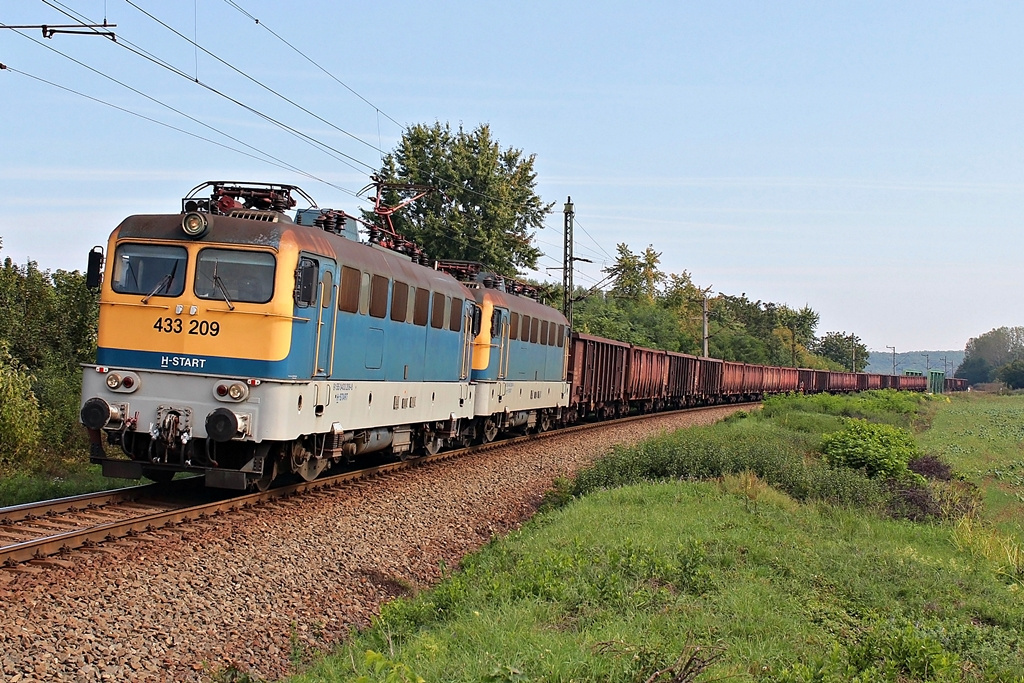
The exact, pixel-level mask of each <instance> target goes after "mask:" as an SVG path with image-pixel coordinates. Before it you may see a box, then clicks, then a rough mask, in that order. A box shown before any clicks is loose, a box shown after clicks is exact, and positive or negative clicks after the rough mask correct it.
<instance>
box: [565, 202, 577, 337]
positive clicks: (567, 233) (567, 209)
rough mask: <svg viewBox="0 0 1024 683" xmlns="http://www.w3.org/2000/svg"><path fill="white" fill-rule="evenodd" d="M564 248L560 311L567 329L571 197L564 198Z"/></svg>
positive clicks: (570, 303) (570, 301) (569, 292)
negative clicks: (565, 321)
mask: <svg viewBox="0 0 1024 683" xmlns="http://www.w3.org/2000/svg"><path fill="white" fill-rule="evenodd" d="M563 213H564V214H565V250H564V251H563V257H562V313H563V314H564V315H565V319H566V320H568V321H569V329H572V293H573V287H572V267H573V266H572V264H573V260H574V259H573V256H572V219H573V216H575V215H576V212H575V210H574V208H573V205H572V197H566V198H565V208H564V209H563Z"/></svg>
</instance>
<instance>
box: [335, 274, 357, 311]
mask: <svg viewBox="0 0 1024 683" xmlns="http://www.w3.org/2000/svg"><path fill="white" fill-rule="evenodd" d="M361 280H362V273H360V272H359V271H358V270H356V269H355V268H349V267H348V266H342V267H341V291H340V292H338V310H340V311H345V312H346V313H355V312H356V311H358V310H359V289H360V287H359V285H360V282H361Z"/></svg>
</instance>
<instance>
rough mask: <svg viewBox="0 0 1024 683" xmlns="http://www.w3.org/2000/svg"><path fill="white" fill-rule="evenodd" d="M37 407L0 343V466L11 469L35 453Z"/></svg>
mask: <svg viewBox="0 0 1024 683" xmlns="http://www.w3.org/2000/svg"><path fill="white" fill-rule="evenodd" d="M41 438H42V435H41V433H40V430H39V403H38V401H36V397H35V395H34V394H33V393H32V376H31V375H29V374H28V373H27V371H26V369H25V368H24V367H22V366H21V365H20V364H19V363H18V362H17V361H15V359H14V358H12V357H11V354H10V353H9V352H8V350H7V346H6V345H5V344H3V343H0V466H8V467H9V466H12V465H15V464H16V463H18V462H20V460H21V458H23V457H25V456H26V455H28V454H29V453H30V452H31V451H33V450H34V449H36V448H37V447H38V445H39V443H40V440H41Z"/></svg>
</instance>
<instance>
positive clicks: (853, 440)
mask: <svg viewBox="0 0 1024 683" xmlns="http://www.w3.org/2000/svg"><path fill="white" fill-rule="evenodd" d="M821 452H822V453H823V454H824V455H825V460H826V462H828V463H829V464H830V465H833V466H835V467H849V468H852V469H858V470H860V469H862V470H864V471H865V472H866V473H867V475H868V476H869V477H872V478H882V479H894V478H900V477H905V476H906V475H907V473H908V472H909V470H908V469H907V463H909V462H910V459H911V458H913V457H915V456H916V455H917V454H918V450H917V444H916V443H915V442H914V437H913V436H912V435H911V434H910V432H908V431H907V430H905V429H900V428H899V427H894V426H892V425H886V424H872V423H870V422H868V421H866V420H859V419H852V420H849V421H848V422H847V424H846V427H844V428H843V430H842V431H839V432H833V433H832V434H826V435H825V436H823V437H822V439H821Z"/></svg>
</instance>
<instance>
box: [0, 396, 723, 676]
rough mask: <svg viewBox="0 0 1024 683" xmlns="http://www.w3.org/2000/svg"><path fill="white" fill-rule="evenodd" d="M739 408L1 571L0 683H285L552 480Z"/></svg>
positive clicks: (443, 467)
mask: <svg viewBox="0 0 1024 683" xmlns="http://www.w3.org/2000/svg"><path fill="white" fill-rule="evenodd" d="M735 410H736V408H735V407H728V406H726V407H720V408H712V409H708V410H702V411H698V412H695V413H682V414H669V415H663V416H653V417H651V418H650V419H646V420H643V421H637V422H630V423H627V424H624V425H618V426H602V427H601V428H599V429H597V430H593V431H589V432H585V433H584V432H580V433H572V434H561V435H557V436H553V437H552V438H549V439H543V440H538V441H536V442H529V443H525V444H517V445H515V446H512V447H508V448H502V449H495V450H492V451H489V452H484V453H480V454H476V455H472V456H469V457H466V458H459V459H458V460H457V461H452V462H439V463H437V464H426V465H424V466H421V467H416V468H412V469H409V470H405V471H402V472H400V473H396V474H394V475H388V476H386V477H382V478H379V479H376V480H372V481H367V482H365V483H362V484H360V485H358V486H353V487H350V488H349V489H346V491H345V492H343V493H339V492H337V491H334V492H329V491H324V492H322V493H316V494H313V495H308V496H296V497H294V498H288V499H283V500H281V501H279V502H275V503H271V504H267V505H261V506H258V507H254V508H252V509H249V510H239V511H235V512H232V513H230V514H223V515H219V516H212V517H210V518H209V519H207V520H205V521H200V522H190V523H188V524H184V525H181V526H179V527H173V528H165V529H161V530H159V531H158V532H152V533H147V534H142V535H140V537H137V538H134V539H130V540H126V541H116V542H108V543H104V544H101V545H100V546H99V547H97V548H92V549H82V550H75V551H72V552H70V553H68V554H66V555H65V556H61V557H60V558H57V559H53V560H48V561H46V562H44V563H42V564H33V563H29V564H27V565H19V566H18V567H16V568H14V569H7V570H2V571H0V603H2V604H3V606H4V609H3V611H2V613H0V680H4V681H17V682H24V681H60V680H67V681H79V680H85V681H94V680H114V681H117V680H131V681H140V680H151V681H168V680H173V681H205V680H211V678H212V679H220V680H232V679H233V680H246V677H249V679H250V680H257V679H265V680H276V679H279V678H281V677H283V676H286V675H288V674H290V673H293V672H295V671H297V670H301V669H302V668H304V667H305V666H306V665H307V664H308V662H309V660H310V659H311V658H312V657H313V656H314V655H315V654H317V653H322V652H324V651H326V650H328V649H330V648H331V647H333V646H337V645H339V644H340V643H342V642H343V641H345V639H347V638H348V637H349V636H350V634H351V633H352V632H353V631H355V630H356V629H361V628H362V629H365V628H368V627H370V625H371V624H372V619H373V617H374V615H375V614H377V613H378V612H379V610H380V608H381V606H382V605H383V604H385V603H387V602H389V601H391V600H393V599H394V598H396V597H399V596H409V595H412V594H416V593H419V592H421V591H425V590H427V589H429V588H430V587H431V586H433V585H435V584H437V583H438V582H439V581H440V580H441V579H442V578H443V576H445V575H448V574H450V573H451V572H452V571H453V570H454V568H456V567H458V565H459V563H460V561H461V560H462V558H463V557H465V556H466V555H468V554H470V553H472V552H474V551H476V550H478V549H479V548H481V547H482V546H484V545H486V544H488V543H489V542H490V541H491V540H492V539H493V538H497V537H501V536H503V535H504V534H506V533H508V532H509V531H511V530H514V529H516V528H518V527H519V526H520V525H521V524H522V523H523V522H525V521H527V520H528V519H529V518H530V517H531V515H532V514H533V513H534V512H535V510H536V509H537V507H538V505H540V503H541V502H542V500H543V497H544V494H545V492H546V491H547V490H549V489H550V488H551V485H552V482H553V481H554V480H555V479H556V478H559V477H562V478H568V477H571V476H573V475H574V474H575V473H576V472H577V471H578V470H580V469H581V468H583V467H585V466H586V465H588V464H590V463H592V462H593V461H594V460H595V458H597V457H598V456H600V455H602V454H604V453H606V452H608V451H609V450H610V449H611V448H612V447H613V445H615V444H620V443H633V442H638V441H640V440H641V439H643V438H647V437H650V436H653V435H656V434H659V433H662V432H666V431H671V430H675V429H678V428H681V427H686V426H693V425H699V424H708V423H711V422H714V421H716V420H719V419H721V418H723V417H725V416H726V415H728V414H730V413H732V412H734V411H735ZM239 672H242V673H239Z"/></svg>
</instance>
